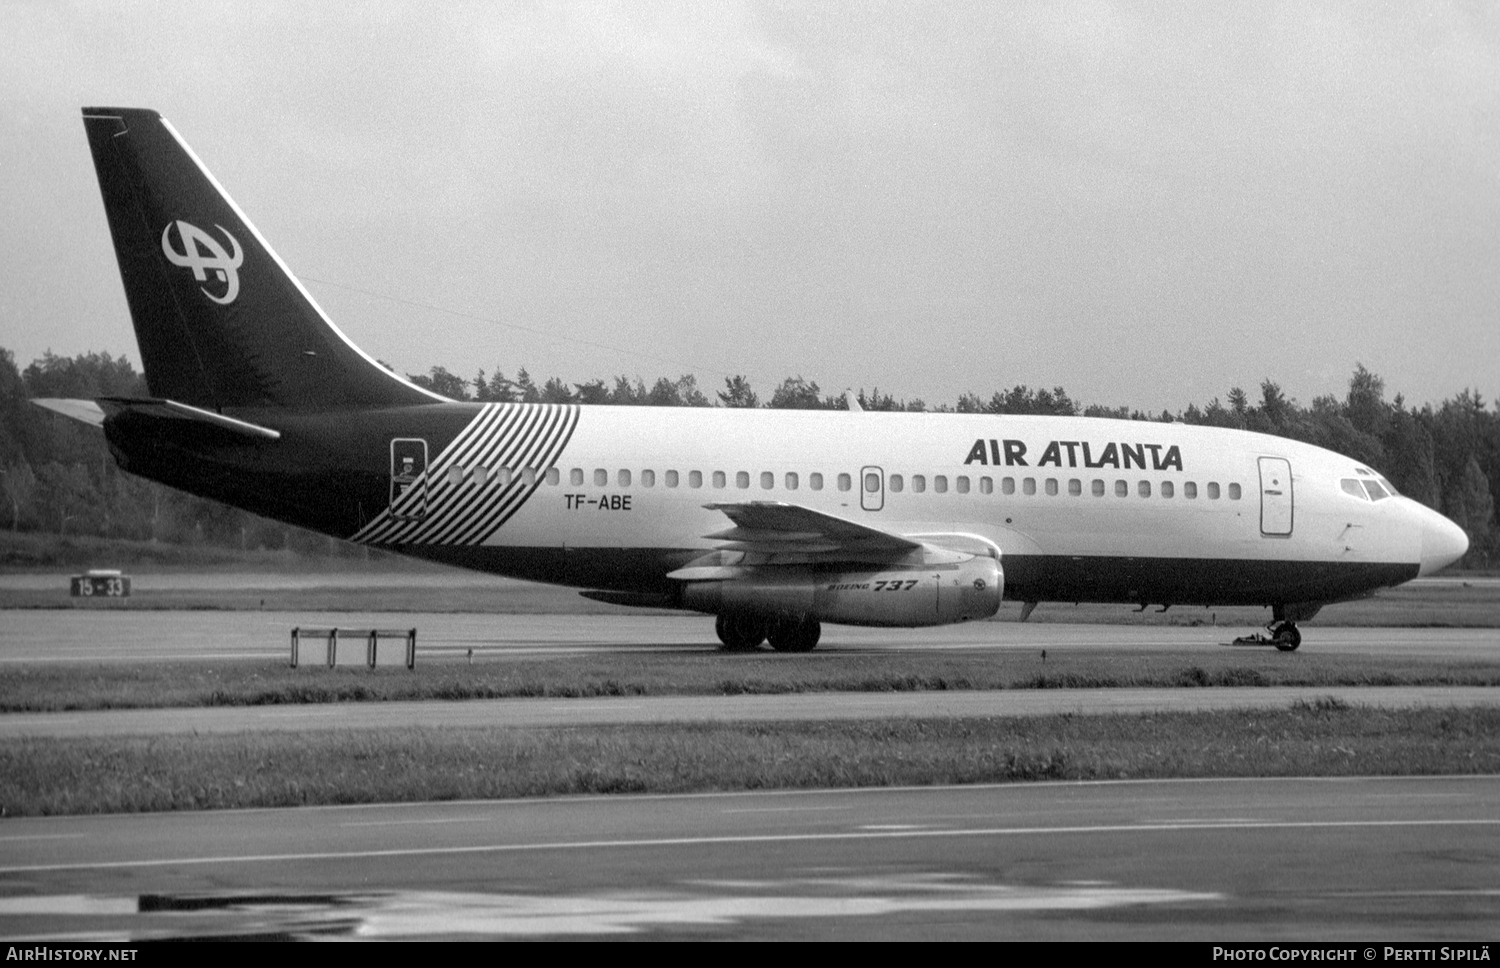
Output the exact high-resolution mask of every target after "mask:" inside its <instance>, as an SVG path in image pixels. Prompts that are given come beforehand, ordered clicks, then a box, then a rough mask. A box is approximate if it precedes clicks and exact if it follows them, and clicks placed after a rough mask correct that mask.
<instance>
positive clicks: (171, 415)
mask: <svg viewBox="0 0 1500 968" xmlns="http://www.w3.org/2000/svg"><path fill="white" fill-rule="evenodd" d="M31 402H32V403H34V404H36V405H37V406H39V407H45V408H46V409H48V410H52V411H54V412H56V413H60V414H62V415H63V416H64V417H71V418H72V419H74V420H78V421H81V422H83V423H86V424H91V425H92V426H95V427H102V426H104V421H105V418H106V417H112V416H114V415H115V414H117V413H127V412H128V413H135V414H140V415H142V416H146V417H155V418H157V419H162V420H191V421H194V422H196V423H205V424H210V425H212V426H215V427H218V428H219V429H221V430H228V431H230V432H231V433H236V434H241V435H243V436H246V437H257V438H259V439H261V440H280V439H281V431H279V430H272V429H271V428H270V427H262V426H261V425H260V424H255V423H251V422H250V421H248V420H239V419H236V418H234V417H226V416H224V414H222V413H215V412H213V411H212V410H204V409H202V408H201V407H192V406H189V405H187V404H185V403H179V402H178V401H176V400H152V399H137V398H135V397H100V398H99V399H98V400H63V399H56V398H44V399H39V400H33V401H31Z"/></svg>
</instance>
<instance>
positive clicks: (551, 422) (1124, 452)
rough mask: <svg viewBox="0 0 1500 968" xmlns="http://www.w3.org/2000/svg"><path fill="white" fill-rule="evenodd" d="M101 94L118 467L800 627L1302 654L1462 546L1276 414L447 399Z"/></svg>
mask: <svg viewBox="0 0 1500 968" xmlns="http://www.w3.org/2000/svg"><path fill="white" fill-rule="evenodd" d="M83 116H84V127H85V129H86V130H87V132H88V139H89V145H90V147H91V149H92V151H93V157H94V165H95V168H96V170H97V173H98V176H99V185H100V189H101V191H102V193H103V197H104V208H105V212H106V214H107V216H108V220H109V228H110V232H111V234H112V236H113V239H114V246H115V252H116V255H117V257H118V259H119V264H120V274H121V277H122V279H123V281H124V285H125V294H126V297H127V300H128V302H129V305H130V313H131V318H132V321H133V323H134V325H135V332H136V339H137V341H138V343H139V345H140V352H141V359H142V363H143V366H144V369H145V376H146V381H147V384H148V386H149V388H150V392H151V393H152V394H153V397H152V398H150V399H121V398H103V399H99V400H92V401H87V400H50V401H38V402H40V403H42V404H43V405H45V406H49V407H51V408H52V409H54V410H58V411H60V412H62V413H65V414H67V415H69V416H73V417H76V418H78V419H82V420H85V421H87V422H90V423H93V424H96V425H100V426H102V427H103V430H104V434H105V436H106V438H107V440H108V442H109V446H110V449H111V451H112V452H113V454H114V457H115V459H116V461H118V463H119V465H120V467H121V468H123V469H125V470H126V471H129V472H130V473H133V474H139V475H141V476H142V477H146V478H149V479H151V480H154V481H159V482H161V483H163V484H166V485H169V486H171V487H175V488H179V489H181V490H184V491H188V492H191V493H193V494H198V495H202V496H204V497H207V498H212V499H214V500H218V501H222V502H224V503H226V504H231V505H234V506H236V507H240V508H244V509H246V510H248V511H252V512H254V513H256V514H261V515H265V516H267V517H270V518H275V519H278V520H281V521H286V522H289V523H291V524H295V525H299V526H301V527H304V528H311V529H313V530H316V531H321V532H323V533H325V534H329V535H333V536H335V537H338V538H344V539H348V540H351V541H356V542H360V543H363V544H366V545H369V546H371V547H376V548H381V549H385V550H389V551H394V552H399V553H401V554H405V555H411V556H415V557H418V558H425V559H429V560H432V561H438V562H443V563H446V564H450V565H458V566H462V567H465V568H473V569H479V570H481V571H486V572H493V573H496V574H501V575H509V576H513V577H516V578H523V579H529V580H534V581H542V582H553V583H556V584H561V585H569V586H573V587H577V588H579V589H581V590H582V591H583V594H584V595H587V596H588V597H590V598H594V599H598V600H600V601H605V602H613V603H616V604H620V605H642V606H654V607H675V608H682V609H687V610H695V611H699V612H705V613H710V614H713V615H716V616H717V630H718V635H719V638H720V639H721V640H722V641H723V643H724V645H725V646H726V647H729V648H753V647H756V646H758V645H760V643H762V642H764V641H766V640H768V639H769V642H770V644H771V646H772V647H773V648H775V649H778V650H782V651H789V652H799V651H806V650H808V649H811V648H813V647H814V646H815V645H816V644H817V641H818V636H819V633H820V629H821V624H820V623H823V622H834V623H843V624H850V625H884V626H905V627H915V626H926V625H942V624H945V623H950V622H963V621H970V620H977V619H984V618H988V617H989V616H991V615H993V614H994V613H995V612H996V611H997V610H998V609H999V607H1000V604H1001V601H1002V599H1004V598H1008V599H1012V600H1015V601H1019V602H1023V603H1025V606H1024V608H1023V617H1024V615H1026V614H1029V612H1030V609H1031V608H1032V607H1034V606H1035V604H1036V603H1038V602H1043V601H1062V602H1122V603H1132V604H1135V605H1137V606H1139V607H1141V608H1145V607H1146V606H1148V605H1157V606H1162V607H1167V606H1172V605H1258V606H1269V607H1270V608H1271V610H1272V622H1271V624H1270V632H1271V640H1272V641H1274V642H1275V644H1276V645H1277V646H1278V647H1280V648H1283V649H1295V648H1296V647H1297V645H1298V644H1299V643H1300V641H1301V635H1300V633H1299V631H1298V629H1297V627H1296V624H1295V623H1297V622H1299V621H1304V620H1307V619H1310V618H1312V616H1313V615H1314V614H1315V613H1316V612H1317V611H1318V609H1319V608H1320V607H1321V606H1323V605H1325V604H1327V603H1329V602H1337V601H1342V600H1346V599H1351V598H1357V597H1360V596H1364V595H1368V594H1370V593H1371V592H1373V591H1375V590H1376V589H1379V588H1384V587H1388V586H1392V585H1397V584H1400V583H1401V582H1404V581H1407V580H1409V579H1411V578H1415V577H1417V576H1418V575H1426V574H1429V573H1431V572H1433V571H1436V570H1438V569H1440V568H1442V567H1444V566H1445V565H1448V564H1450V563H1452V562H1453V561H1455V560H1456V559H1458V558H1459V557H1461V556H1462V555H1463V554H1464V552H1465V551H1466V550H1467V547H1468V541H1467V538H1466V537H1465V535H1464V532H1463V531H1462V530H1461V529H1460V528H1458V527H1457V526H1456V525H1455V524H1453V522H1451V521H1449V520H1448V519H1447V518H1445V517H1443V516H1442V515H1440V514H1438V513H1437V512H1435V511H1432V510H1430V509H1428V508H1426V507H1423V506H1422V505H1420V504H1418V503H1417V502H1415V501H1412V500H1409V499H1407V498H1405V497H1402V496H1400V495H1399V494H1397V493H1396V491H1395V489H1394V488H1393V487H1392V486H1391V485H1390V482H1389V481H1387V480H1385V479H1384V478H1382V477H1381V476H1380V475H1379V474H1378V473H1376V472H1375V471H1373V470H1372V469H1370V468H1368V467H1364V466H1361V465H1360V464H1359V462H1357V461H1354V460H1351V459H1350V458H1347V457H1344V456H1341V455H1339V454H1336V453H1332V452H1330V451H1327V450H1322V449H1319V448H1317V447H1313V446H1310V445H1307V444H1302V443H1298V442H1295V441H1291V440H1284V439H1282V438H1279V437H1271V436H1265V435H1261V434H1254V433H1245V432H1240V431H1232V430H1223V429H1217V428H1209V427H1190V426H1184V425H1182V424H1169V423H1143V422H1132V421H1120V420H1100V419H1090V418H1081V417H1026V416H987V415H955V414H920V413H865V412H858V411H847V412H840V411H835V412H829V411H785V410H737V409H718V408H713V409H709V408H701V409H692V408H649V407H606V406H576V405H562V404H521V403H501V404H494V403H459V402H454V401H450V400H447V399H445V398H443V397H440V396H438V395H436V394H433V393H430V392H428V391H427V390H425V389H422V388H420V387H417V386H415V385H413V384H411V383H410V382H408V381H406V380H404V379H402V378H400V377H399V376H397V375H395V374H393V373H392V372H390V371H389V370H388V369H386V368H385V367H383V366H381V365H380V364H378V363H377V362H375V361H374V360H373V359H371V358H370V357H369V356H367V355H366V354H364V353H363V352H361V351H360V350H359V349H358V348H357V347H355V346H354V344H353V343H351V342H350V341H349V339H348V338H347V337H345V336H344V334H343V333H342V332H340V331H339V329H338V328H337V327H335V326H334V325H333V323H332V322H330V321H329V320H328V318H327V317H326V316H325V315H324V314H323V312H322V310H321V309H319V307H318V306H317V304H316V303H315V302H314V301H313V299H312V297H311V296H310V295H309V294H308V292H307V291H306V290H305V289H304V288H303V287H302V285H301V284H300V283H299V282H298V281H297V279H296V278H295V277H294V276H293V275H292V273H291V271H290V270H289V269H288V268H287V266H286V265H285V264H284V263H283V262H282V261H281V259H280V258H278V257H277V256H276V254H275V253H274V252H273V251H272V250H271V247H270V245H268V244H267V242H266V240H265V239H263V238H262V237H261V235H260V233H259V232H257V231H256V229H255V227H254V226H253V225H251V224H250V220H249V219H248V218H246V217H245V215H244V213H243V212H241V211H240V209H239V208H238V206H236V205H235V203H234V202H233V201H231V200H230V198H229V196H228V194H226V193H225V192H224V190H223V189H222V188H221V187H220V186H219V184H218V182H217V181H216V180H215V179H214V177H213V176H212V175H211V174H209V172H208V170H207V169H206V168H205V167H204V166H203V164H202V163H201V162H200V161H199V160H198V158H197V156H196V155H194V153H193V152H192V150H191V149H190V148H189V147H188V146H187V144H186V142H184V141H183V139H182V138H181V137H180V136H179V135H178V134H177V132H176V131H175V130H174V129H173V128H172V126H171V125H170V124H169V123H168V122H167V121H166V120H164V119H163V118H162V117H161V116H160V115H158V114H157V113H156V112H154V111H149V110H141V109H123V108H86V109H84V112H83Z"/></svg>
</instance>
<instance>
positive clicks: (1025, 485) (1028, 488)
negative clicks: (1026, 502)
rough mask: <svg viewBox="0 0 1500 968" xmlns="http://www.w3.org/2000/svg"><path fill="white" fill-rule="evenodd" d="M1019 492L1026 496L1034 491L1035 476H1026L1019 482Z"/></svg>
mask: <svg viewBox="0 0 1500 968" xmlns="http://www.w3.org/2000/svg"><path fill="white" fill-rule="evenodd" d="M1021 493H1022V494H1025V495H1027V496H1028V497H1029V496H1030V495H1032V494H1035V493H1036V478H1034V477H1028V478H1026V479H1025V480H1023V481H1022V482H1021Z"/></svg>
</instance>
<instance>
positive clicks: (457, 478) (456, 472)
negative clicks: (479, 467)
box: [448, 464, 464, 487]
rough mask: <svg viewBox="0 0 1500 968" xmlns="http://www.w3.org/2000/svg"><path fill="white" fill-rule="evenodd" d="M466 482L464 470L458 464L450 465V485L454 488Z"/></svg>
mask: <svg viewBox="0 0 1500 968" xmlns="http://www.w3.org/2000/svg"><path fill="white" fill-rule="evenodd" d="M463 482H464V469H463V468H462V467H459V466H458V465H457V464H449V465H448V483H449V484H452V485H453V486H454V487H457V486H458V485H460V484H462V483H463Z"/></svg>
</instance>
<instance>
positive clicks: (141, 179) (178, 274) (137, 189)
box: [83, 108, 443, 412]
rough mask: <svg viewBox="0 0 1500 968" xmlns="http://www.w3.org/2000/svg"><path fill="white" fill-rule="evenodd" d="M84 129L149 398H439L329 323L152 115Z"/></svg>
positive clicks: (287, 401) (89, 116)
mask: <svg viewBox="0 0 1500 968" xmlns="http://www.w3.org/2000/svg"><path fill="white" fill-rule="evenodd" d="M83 124H84V128H85V129H86V130H87V132H88V138H89V148H90V149H91V150H92V152H93V156H94V168H95V171H96V172H97V174H98V176H99V189H100V192H101V193H102V194H103V196H104V208H105V212H106V214H107V216H108V218H109V229H110V234H111V235H112V236H113V238H114V245H115V255H116V257H117V258H118V260H119V263H120V276H121V278H122V280H123V282H124V284H125V297H126V300H127V301H128V302H129V304H130V316H131V320H132V322H133V323H134V325H135V334H136V341H137V343H138V344H139V345H140V351H141V362H142V365H143V367H144V369H145V372H146V383H147V385H148V386H149V387H150V390H151V393H152V394H153V395H154V396H157V397H163V398H169V399H171V400H174V401H179V402H180V403H182V404H185V405H187V406H189V407H196V408H200V409H202V410H209V411H214V412H219V411H222V410H223V409H224V408H226V407H231V408H232V407H278V408H286V409H293V410H326V409H342V408H349V407H371V406H376V407H378V406H400V405H406V404H418V403H433V402H437V401H440V400H442V399H443V398H442V397H439V396H437V395H436V394H432V393H429V392H427V391H426V390H423V389H421V388H419V387H416V386H414V385H412V384H411V383H409V382H407V381H406V380H404V379H402V378H401V377H399V376H397V375H396V374H395V373H392V372H390V371H389V370H387V369H386V368H385V367H383V366H381V365H380V364H379V363H377V362H376V361H375V360H373V359H371V358H370V357H369V356H367V355H365V354H364V353H363V352H362V351H361V350H360V349H359V348H358V347H356V346H355V345H354V344H353V343H352V342H350V341H349V339H348V337H346V336H345V335H344V334H343V333H342V332H340V331H339V329H338V328H337V327H336V326H334V325H333V323H332V322H330V321H329V320H328V317H327V316H325V315H324V314H323V311H322V310H321V309H320V308H319V307H318V305H317V303H316V302H314V301H313V298H312V296H311V295H309V294H308V292H307V290H306V289H304V288H303V287H302V284H301V283H300V282H298V281H297V279H296V277H295V276H293V275H292V273H291V271H290V270H288V269H287V267H286V265H285V264H284V263H283V262H282V261H281V259H280V258H278V257H277V255H276V253H275V252H273V251H272V250H271V247H270V246H269V245H268V244H267V243H266V241H265V239H263V238H262V237H261V235H260V233H259V232H257V231H256V230H255V227H254V226H253V225H251V224H250V220H249V219H248V218H246V217H245V215H244V213H243V212H241V211H240V209H239V207H238V206H237V205H235V203H234V201H233V200H232V199H230V197H229V195H228V194H227V193H225V191H224V189H223V188H222V187H220V185H219V183H218V182H217V181H215V180H214V177H213V176H212V175H211V174H209V172H208V170H207V169H206V168H205V167H203V164H202V162H200V161H199V160H198V158H197V156H196V155H194V154H193V151H192V149H191V148H189V147H188V146H187V143H186V142H184V141H183V140H182V138H181V137H180V136H179V135H178V134H177V132H176V131H175V130H174V129H173V128H172V126H171V125H170V124H169V123H168V122H167V121H166V119H164V118H163V117H162V116H161V115H159V114H157V113H156V112H155V111H149V110H144V109H140V108H84V109H83Z"/></svg>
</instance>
